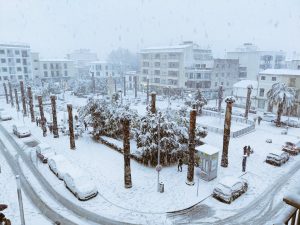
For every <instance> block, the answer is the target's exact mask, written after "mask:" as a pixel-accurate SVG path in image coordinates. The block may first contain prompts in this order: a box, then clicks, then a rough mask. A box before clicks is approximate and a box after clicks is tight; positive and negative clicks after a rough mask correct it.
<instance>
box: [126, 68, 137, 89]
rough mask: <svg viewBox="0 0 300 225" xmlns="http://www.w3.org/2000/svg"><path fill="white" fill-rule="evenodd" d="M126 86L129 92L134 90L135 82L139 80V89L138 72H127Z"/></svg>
mask: <svg viewBox="0 0 300 225" xmlns="http://www.w3.org/2000/svg"><path fill="white" fill-rule="evenodd" d="M124 76H125V84H126V89H127V90H134V85H135V81H134V79H137V80H136V82H137V87H139V76H138V75H137V72H136V71H127V72H126V73H125V74H124Z"/></svg>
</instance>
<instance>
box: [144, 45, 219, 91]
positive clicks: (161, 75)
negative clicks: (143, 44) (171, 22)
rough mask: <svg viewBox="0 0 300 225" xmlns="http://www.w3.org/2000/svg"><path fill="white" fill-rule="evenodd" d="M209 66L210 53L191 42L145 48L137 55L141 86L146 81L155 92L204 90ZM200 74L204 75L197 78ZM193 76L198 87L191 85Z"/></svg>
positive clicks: (207, 79) (210, 60) (210, 61)
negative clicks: (196, 88) (160, 90)
mask: <svg viewBox="0 0 300 225" xmlns="http://www.w3.org/2000/svg"><path fill="white" fill-rule="evenodd" d="M212 64H213V60H212V52H211V50H209V49H201V48H200V47H199V46H198V45H197V44H194V43H193V42H183V43H182V44H179V45H173V46H165V47H151V48H145V49H143V50H141V52H140V73H141V74H140V76H141V79H140V83H141V85H142V86H145V85H146V83H147V79H149V84H150V86H151V87H152V88H154V89H155V88H156V89H163V88H169V87H170V88H173V89H176V88H177V89H181V88H186V87H190V88H194V86H198V87H200V86H202V87H207V86H209V84H208V82H209V76H210V75H209V71H210V70H211V68H212ZM201 72H202V73H203V76H202V75H201V76H199V75H197V74H199V73H201ZM195 77H196V79H197V77H199V81H198V83H197V84H194V82H193V80H194V79H195Z"/></svg>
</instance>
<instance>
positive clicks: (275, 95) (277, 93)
mask: <svg viewBox="0 0 300 225" xmlns="http://www.w3.org/2000/svg"><path fill="white" fill-rule="evenodd" d="M267 97H268V101H269V104H271V105H273V104H276V105H277V106H278V109H277V119H276V126H278V127H280V125H281V115H282V113H283V108H284V107H285V108H288V107H291V106H293V104H294V100H295V90H294V89H292V88H290V87H288V86H287V85H286V84H285V83H275V84H273V85H272V88H271V89H270V90H269V91H268V93H267Z"/></svg>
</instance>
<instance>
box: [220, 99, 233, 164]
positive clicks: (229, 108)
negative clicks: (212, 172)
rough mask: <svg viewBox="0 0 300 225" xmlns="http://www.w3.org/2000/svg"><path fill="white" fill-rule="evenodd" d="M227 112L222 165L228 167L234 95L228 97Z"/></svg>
mask: <svg viewBox="0 0 300 225" xmlns="http://www.w3.org/2000/svg"><path fill="white" fill-rule="evenodd" d="M225 102H226V113H225V121H224V135H223V152H222V160H221V166H222V167H228V147H229V141H230V126H231V114H232V105H233V103H234V102H235V99H234V98H233V97H229V98H226V100H225Z"/></svg>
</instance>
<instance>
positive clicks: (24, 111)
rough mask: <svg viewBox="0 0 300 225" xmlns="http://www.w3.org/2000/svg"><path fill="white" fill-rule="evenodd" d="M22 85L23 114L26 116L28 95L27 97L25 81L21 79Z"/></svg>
mask: <svg viewBox="0 0 300 225" xmlns="http://www.w3.org/2000/svg"><path fill="white" fill-rule="evenodd" d="M20 87H21V96H22V106H23V116H26V115H27V110H26V97H25V91H24V83H23V81H20Z"/></svg>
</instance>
